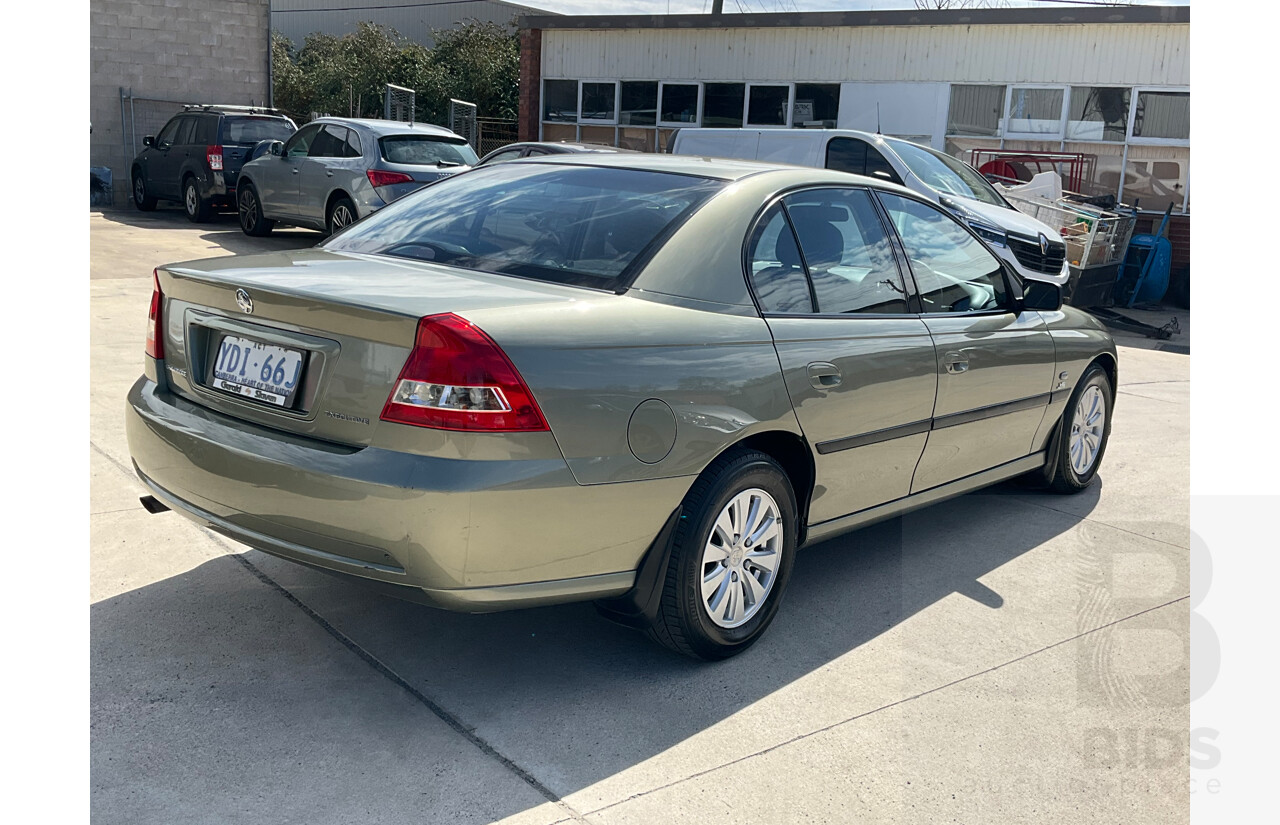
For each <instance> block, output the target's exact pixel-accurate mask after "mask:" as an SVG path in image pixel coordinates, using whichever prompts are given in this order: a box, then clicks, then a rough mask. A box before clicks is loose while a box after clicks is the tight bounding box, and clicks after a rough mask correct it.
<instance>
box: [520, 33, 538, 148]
mask: <svg viewBox="0 0 1280 825" xmlns="http://www.w3.org/2000/svg"><path fill="white" fill-rule="evenodd" d="M541 107H542V30H541V29H521V30H520V117H519V125H520V140H537V139H538V119H539V114H540V112H541Z"/></svg>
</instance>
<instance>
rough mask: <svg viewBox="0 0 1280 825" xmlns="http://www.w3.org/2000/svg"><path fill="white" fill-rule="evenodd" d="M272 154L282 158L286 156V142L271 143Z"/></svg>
mask: <svg viewBox="0 0 1280 825" xmlns="http://www.w3.org/2000/svg"><path fill="white" fill-rule="evenodd" d="M271 154H273V155H275V156H276V157H280V156H281V155H283V154H284V142H283V141H279V140H273V141H271Z"/></svg>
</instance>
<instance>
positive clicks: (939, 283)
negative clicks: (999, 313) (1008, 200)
mask: <svg viewBox="0 0 1280 825" xmlns="http://www.w3.org/2000/svg"><path fill="white" fill-rule="evenodd" d="M879 195H880V202H881V203H883V204H884V208H885V211H886V212H888V213H889V219H890V220H891V221H893V225H894V227H895V228H896V229H897V230H898V236H899V237H900V238H902V245H903V247H904V248H905V249H906V251H907V257H908V258H909V259H910V260H911V274H912V275H913V276H914V277H915V281H916V287H917V289H919V290H920V301H921V304H922V305H923V308H924V311H925V312H979V311H986V310H993V309H1001V308H1002V307H1004V306H1005V285H1004V272H1003V269H1002V267H1001V266H1000V261H999V260H998V259H997V258H996V256H995V255H992V254H991V253H990V252H989V251H987V248H986V247H985V246H983V245H982V243H981V242H979V241H978V240H977V239H976V238H974V237H973V236H972V235H970V234H969V233H968V231H966V230H965V229H964V228H963V227H962V226H960V224H958V223H956V221H955V220H954V219H952V218H951V217H950V216H948V215H946V214H944V213H943V212H942V211H941V210H939V209H935V208H934V207H932V206H929V205H928V204H924V203H921V202H920V201H917V200H914V199H912V198H904V197H901V196H899V195H891V194H889V193H888V192H880V193H879ZM802 237H803V236H802Z"/></svg>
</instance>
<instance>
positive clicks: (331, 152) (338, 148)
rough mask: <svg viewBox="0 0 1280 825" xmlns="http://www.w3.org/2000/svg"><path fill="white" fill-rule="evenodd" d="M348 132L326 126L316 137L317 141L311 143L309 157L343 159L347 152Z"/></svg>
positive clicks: (332, 126)
mask: <svg viewBox="0 0 1280 825" xmlns="http://www.w3.org/2000/svg"><path fill="white" fill-rule="evenodd" d="M346 131H347V130H346V129H345V128H343V127H341V126H334V125H332V124H326V125H325V127H324V128H323V129H321V130H320V134H318V135H316V139H315V140H313V141H311V148H310V149H308V150H307V157H312V158H340V157H342V156H343V154H344V153H345V152H346V145H347V136H346V134H345V133H346Z"/></svg>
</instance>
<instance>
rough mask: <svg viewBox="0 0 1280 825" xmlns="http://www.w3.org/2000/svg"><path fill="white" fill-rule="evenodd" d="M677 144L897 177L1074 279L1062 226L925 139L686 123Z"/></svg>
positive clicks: (1020, 257) (1020, 265) (1021, 268)
mask: <svg viewBox="0 0 1280 825" xmlns="http://www.w3.org/2000/svg"><path fill="white" fill-rule="evenodd" d="M670 151H671V153H672V154H675V155H700V156H706V157H718V158H740V159H744V160H762V161H770V162H773V163H790V164H793V165H796V166H816V167H819V168H827V169H837V170H840V171H842V172H852V173H854V174H857V175H866V176H868V177H875V178H880V179H882V180H888V181H892V182H894V183H897V184H901V185H903V186H905V187H907V188H908V189H910V190H912V191H913V192H916V193H917V194H920V195H923V196H925V197H926V198H928V199H929V200H931V201H933V202H934V203H936V204H938V205H939V206H941V207H943V208H944V209H947V210H949V211H950V212H952V213H954V214H955V215H957V216H959V217H960V218H961V219H962V220H964V222H965V223H966V224H968V225H969V228H970V229H972V230H973V231H974V232H975V233H977V235H978V236H979V237H980V238H982V239H983V240H984V241H986V242H987V245H988V246H990V247H991V251H993V252H995V253H996V254H997V255H999V256H1000V257H1001V258H1002V259H1004V260H1005V261H1008V262H1009V264H1011V265H1012V266H1013V268H1014V269H1015V270H1016V271H1017V272H1018V274H1019V275H1021V276H1022V277H1023V278H1029V279H1031V280H1036V281H1048V282H1050V283H1055V284H1065V283H1066V282H1067V278H1068V275H1069V272H1068V269H1067V247H1066V244H1064V243H1063V242H1062V236H1061V235H1059V234H1058V231H1057V230H1056V229H1054V228H1052V227H1051V226H1048V225H1047V224H1044V223H1041V222H1040V221H1038V220H1036V219H1035V218H1033V217H1031V216H1030V215H1024V214H1023V213H1021V212H1019V211H1018V210H1017V209H1015V208H1013V206H1012V205H1010V203H1009V202H1008V201H1006V200H1005V199H1004V198H1003V197H1001V195H1000V193H999V192H998V191H996V189H995V187H993V186H992V185H991V184H990V183H988V182H987V179H986V178H984V177H983V176H982V174H981V173H980V172H978V170H976V169H974V168H973V167H972V166H970V165H969V164H967V163H964V162H963V161H960V160H957V159H955V158H953V157H951V156H950V155H946V154H943V153H942V152H939V151H937V150H934V149H930V148H929V147H927V146H921V145H920V144H918V143H909V142H908V141H905V140H901V139H899V138H893V137H885V136H884V135H873V134H870V133H868V132H855V131H853V130H851V129H681V130H680V131H678V132H677V133H676V135H675V138H674V139H673V140H672V141H671V149H670Z"/></svg>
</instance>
